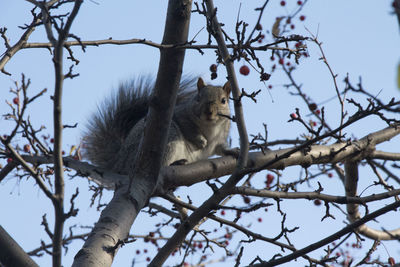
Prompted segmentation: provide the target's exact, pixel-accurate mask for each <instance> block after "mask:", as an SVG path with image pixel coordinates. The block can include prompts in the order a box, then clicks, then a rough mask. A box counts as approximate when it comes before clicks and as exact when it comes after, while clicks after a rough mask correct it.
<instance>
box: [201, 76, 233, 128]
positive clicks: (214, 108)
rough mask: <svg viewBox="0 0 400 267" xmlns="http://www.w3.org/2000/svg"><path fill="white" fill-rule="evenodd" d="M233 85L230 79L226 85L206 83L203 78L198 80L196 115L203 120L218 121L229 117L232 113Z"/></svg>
mask: <svg viewBox="0 0 400 267" xmlns="http://www.w3.org/2000/svg"><path fill="white" fill-rule="evenodd" d="M230 93H231V86H230V83H229V81H228V82H226V83H225V84H224V86H222V87H221V86H211V85H206V84H205V83H204V81H203V79H202V78H199V79H198V81H197V97H196V100H197V107H195V110H196V111H197V112H196V113H197V114H196V115H197V116H198V117H199V118H200V119H201V120H203V121H208V122H218V121H220V120H224V119H227V118H226V117H224V116H229V115H230V110H229V95H230Z"/></svg>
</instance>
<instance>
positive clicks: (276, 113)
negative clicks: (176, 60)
mask: <svg viewBox="0 0 400 267" xmlns="http://www.w3.org/2000/svg"><path fill="white" fill-rule="evenodd" d="M270 2H271V3H270V4H269V5H268V7H267V9H266V11H265V13H264V16H263V19H262V21H261V22H262V25H263V28H264V30H270V29H271V25H272V24H273V22H274V21H275V18H276V17H277V16H285V15H288V14H290V13H291V12H292V11H293V10H294V9H295V8H296V2H297V1H287V2H288V4H287V6H286V7H281V6H280V5H279V2H280V1H276V0H275V1H270ZM262 3H263V1H255V0H254V1H241V2H240V1H236V0H232V1H226V0H225V1H222V0H220V1H215V5H216V7H218V17H219V20H220V22H223V23H224V24H225V25H226V31H227V32H228V33H230V34H232V35H233V34H234V25H235V22H236V20H237V15H238V10H239V7H240V5H241V10H240V15H239V16H240V19H242V20H244V21H246V22H247V23H249V24H250V27H252V26H254V23H255V21H256V19H257V16H258V13H257V12H255V11H254V8H255V7H258V6H260V5H261V4H262ZM166 6H167V1H157V0H151V1H128V0H120V1H103V0H98V1H96V2H95V1H85V2H84V4H83V5H82V8H81V10H80V12H79V14H78V17H77V19H76V20H75V22H74V24H73V27H72V30H71V32H72V33H74V34H75V35H77V36H79V37H80V38H81V39H82V40H98V39H106V38H109V37H112V38H113V39H130V38H145V39H148V40H151V41H154V42H158V43H159V42H161V39H162V34H163V30H164V22H165V14H166ZM31 8H32V5H31V4H29V3H27V2H25V1H11V0H0V10H1V11H2V12H1V15H0V27H7V29H8V30H7V36H8V38H9V39H10V42H11V44H14V43H15V42H16V41H17V40H18V39H19V37H20V35H21V34H22V32H23V31H22V30H20V29H19V28H18V26H20V25H23V24H29V23H30V21H31V15H30V9H31ZM391 11H392V9H391V1H388V0H385V1H371V0H369V1H362V0H353V1H346V0H338V1H327V0H310V1H309V2H308V4H307V6H306V7H305V8H304V9H303V10H302V11H301V13H300V14H299V15H305V16H306V20H305V21H304V22H301V21H300V20H299V19H298V17H297V18H295V19H294V24H295V29H294V30H293V33H295V34H301V35H306V36H309V35H310V33H309V32H311V33H312V34H315V35H318V39H319V41H321V42H323V49H324V51H325V54H326V57H327V59H328V62H329V64H330V65H331V67H332V68H333V70H334V72H335V73H337V74H338V78H337V81H338V83H339V85H340V87H341V88H343V86H344V84H343V83H342V81H343V79H344V77H346V75H347V74H349V76H350V78H351V80H352V81H353V83H354V84H356V83H357V82H358V79H359V77H362V81H363V85H364V88H365V89H367V90H368V91H369V92H371V93H372V94H374V95H378V94H379V96H380V97H381V99H383V100H386V101H388V100H389V99H390V98H391V97H396V98H398V97H399V93H400V91H399V90H398V89H397V88H396V69H397V64H398V63H399V60H400V53H399V47H400V46H399V45H400V42H399V41H400V38H399V25H398V23H397V19H396V17H395V16H393V15H391ZM203 27H204V18H203V17H201V16H199V15H197V14H192V22H191V28H190V35H189V38H190V39H191V38H193V37H194V36H195V35H196V34H197V33H198V32H199V31H200V34H199V35H198V36H197V37H196V40H198V42H197V44H203V43H205V42H206V40H207V33H206V31H205V29H202V28H203ZM306 29H308V31H309V32H308V31H307V30H306ZM46 41H47V39H46V35H45V32H44V30H43V28H41V27H40V28H38V29H37V30H36V31H35V32H34V33H33V34H32V36H31V38H30V39H29V42H46ZM270 41H272V37H271V35H268V34H266V41H265V42H264V43H267V42H270ZM3 43H4V42H3V40H1V46H0V54H1V53H3V52H4V51H5V48H4V44H3ZM308 47H309V54H310V57H309V58H307V59H302V60H301V61H300V65H299V66H298V69H297V70H296V72H295V75H294V76H295V78H296V80H297V82H298V83H301V84H302V85H303V89H304V92H305V93H306V94H307V95H309V96H311V97H312V98H313V99H314V100H315V102H316V103H318V104H320V103H324V104H323V105H324V106H325V111H326V114H327V121H328V122H329V123H330V125H331V126H337V125H338V124H339V121H338V118H339V116H338V115H339V114H340V106H339V104H338V101H337V99H334V98H333V100H330V101H328V102H326V100H329V99H331V98H332V97H334V96H335V90H334V86H333V82H332V77H331V76H330V75H329V72H328V70H327V68H326V67H325V66H324V64H323V63H322V62H321V61H320V60H319V57H320V53H319V51H318V49H317V47H316V46H315V45H314V44H312V43H308ZM73 51H74V55H75V57H76V58H77V59H79V60H80V63H79V65H78V66H76V67H74V71H75V72H77V73H79V74H80V75H79V77H77V78H75V79H73V80H66V81H65V85H64V95H63V123H64V124H69V125H72V124H75V123H78V127H77V128H76V129H66V130H65V131H64V140H63V147H64V149H65V151H67V152H68V151H69V149H70V147H71V146H72V145H74V144H78V143H79V140H80V137H81V133H82V131H83V130H84V125H85V122H86V121H87V120H88V118H89V116H90V114H91V113H93V112H94V111H96V106H97V104H98V103H100V102H101V101H102V99H104V98H105V97H107V96H109V95H110V91H111V90H112V88H115V87H116V86H117V85H118V83H119V82H121V81H125V80H128V79H130V78H131V77H134V76H137V75H140V74H149V73H150V74H154V75H155V73H156V71H157V66H158V60H159V52H158V50H157V49H155V48H151V47H147V46H144V45H125V46H112V45H104V46H101V47H88V48H87V51H86V53H83V52H82V51H81V49H80V48H79V47H74V48H73ZM205 52H206V53H205V55H204V56H202V55H200V54H199V53H198V52H197V51H195V50H189V51H187V52H186V58H185V64H184V73H187V74H193V75H201V76H203V77H204V78H205V80H206V81H208V82H210V78H209V70H208V69H209V66H210V65H211V64H213V63H215V56H214V55H215V54H214V52H213V51H212V50H207V51H205ZM65 55H67V53H65ZM259 57H260V59H261V62H262V63H263V64H264V67H265V68H266V70H267V71H270V69H271V67H272V65H273V64H274V63H276V62H271V60H270V59H269V58H270V53H259ZM70 64H71V62H69V61H68V60H65V71H67V70H68V67H69V66H70ZM243 64H244V63H243V61H242V62H238V63H237V64H236V67H237V71H238V70H239V67H240V66H241V65H243ZM5 69H6V70H7V71H8V72H10V73H12V76H11V77H10V76H6V75H4V74H0V113H1V114H4V113H7V112H9V107H8V106H7V105H5V101H6V100H8V101H11V100H12V98H13V95H12V94H10V93H9V89H10V88H13V87H14V85H13V84H14V82H15V81H19V80H20V77H21V73H24V74H25V76H26V77H27V78H30V79H31V85H30V87H29V91H28V92H29V95H30V96H32V95H35V94H36V93H38V92H39V91H40V90H42V89H43V88H48V92H47V93H46V94H45V95H44V97H42V98H41V99H39V100H38V101H35V102H34V103H33V104H32V105H30V106H29V109H28V113H29V114H30V118H31V121H32V123H33V125H34V126H36V127H37V128H38V127H40V125H44V126H46V130H44V133H45V134H49V135H52V125H51V124H52V102H51V100H50V95H52V94H53V86H54V77H53V76H54V70H53V66H52V62H51V55H50V53H49V51H48V50H46V49H25V50H23V51H19V52H18V53H17V54H16V55H15V56H14V57H13V58H12V59H11V61H10V62H9V63H8V64H7V65H6V66H5ZM225 76H226V74H225V72H224V68H223V66H219V68H218V77H219V78H218V79H217V80H215V81H213V82H212V83H214V84H223V83H224V78H225ZM238 78H239V85H240V87H243V88H245V90H246V91H247V92H252V91H256V90H258V89H261V90H262V92H261V94H260V95H259V97H258V102H257V104H254V103H252V102H250V101H247V100H246V101H244V110H245V116H246V124H247V127H248V132H249V134H257V133H258V132H261V133H262V132H263V126H262V123H266V124H267V125H268V129H269V140H275V139H281V138H292V139H294V138H296V137H298V136H299V135H300V133H304V132H305V131H304V129H303V128H302V127H300V126H299V125H298V124H297V123H287V121H288V119H289V114H290V113H292V112H293V111H294V110H295V108H296V107H297V108H300V110H301V112H302V114H304V116H305V115H307V114H308V109H307V107H306V106H305V104H304V103H302V102H300V101H299V99H297V98H295V97H292V96H290V95H289V94H288V90H287V89H286V88H285V86H284V85H285V84H288V83H289V81H288V79H287V78H286V76H285V75H283V73H282V72H281V71H279V68H278V71H276V72H274V73H273V75H272V77H271V79H270V80H269V81H268V82H267V83H266V85H264V84H262V83H260V82H259V76H258V74H257V73H256V72H255V71H254V70H253V69H251V70H250V75H248V76H242V75H238ZM267 85H272V86H273V88H272V90H270V92H269V93H268V92H267V87H266V86H267ZM271 96H272V97H271ZM357 100H358V101H360V102H361V103H366V100H365V99H364V98H363V97H362V98H358V99H357ZM346 107H347V108H348V110H349V111H350V113H351V112H352V111H354V109H353V108H352V107H351V106H348V105H346ZM12 126H13V124H10V123H9V122H6V121H5V120H4V119H3V118H1V119H0V134H7V132H8V131H9V130H10V129H11V127H12ZM384 127H385V125H384V123H382V122H380V121H379V120H377V119H374V118H369V119H367V120H365V121H363V122H359V123H357V124H355V125H353V126H352V127H349V129H347V130H346V132H347V133H348V136H354V137H357V138H361V137H363V136H364V135H365V134H367V133H370V132H372V131H376V130H379V129H382V128H384ZM231 137H232V141H233V145H234V146H237V145H238V135H237V132H236V128H235V125H234V126H233V127H232V134H231ZM18 141H21V140H15V142H16V143H17V142H18ZM22 144H23V143H22ZM399 148H400V140H399V137H397V138H395V139H394V140H393V141H392V142H391V143H390V144H385V145H382V146H380V149H385V150H388V151H393V152H394V151H397V152H399ZM0 161H1V162H0V163H1V164H3V165H4V161H3V160H0ZM265 174H266V172H263V173H261V174H260V175H259V178H256V179H255V180H254V184H253V185H254V186H256V187H257V186H259V187H261V186H262V184H263V182H264V179H265V178H264V177H265ZM299 175H304V173H303V174H301V173H300V169H298V168H288V169H287V170H285V171H283V178H282V179H283V181H285V182H289V181H295V180H296V179H298V177H299ZM373 179H374V176H373V174H371V172H369V171H364V170H363V171H362V172H361V177H360V185H359V191H362V190H364V189H365V188H366V186H367V185H369V184H371V181H372V180H373ZM320 182H321V183H322V184H323V186H324V188H325V189H326V191H324V192H325V193H329V194H336V195H344V188H343V185H342V184H341V182H340V180H339V179H338V177H336V176H334V177H333V178H332V179H328V178H326V180H324V179H320ZM315 184H316V183H315V182H311V183H310V185H309V186H308V185H304V186H302V187H301V188H300V189H302V190H303V191H312V190H314V189H315V187H313V186H315ZM395 186H396V187H397V188H398V186H399V185H395ZM76 187H78V188H79V190H80V194H79V196H78V198H77V203H78V206H79V208H80V210H79V215H78V217H76V218H72V219H71V220H69V221H68V222H67V226H66V231H65V234H67V232H68V230H67V229H68V227H69V226H71V225H75V224H76V225H79V226H91V225H93V223H94V222H95V221H97V219H98V215H99V214H98V213H97V212H96V211H95V210H94V208H90V207H89V199H90V197H91V192H88V182H87V181H86V180H85V179H84V178H80V177H74V178H69V177H68V176H67V177H66V206H67V207H66V209H68V208H69V203H68V202H69V198H70V196H71V194H72V193H73V192H75V188H76ZM374 190H376V188H374V187H373V188H370V189H368V190H366V192H365V193H364V194H368V195H369V194H372V193H374V192H376V191H374ZM177 194H178V195H180V196H181V197H182V198H183V199H186V195H190V197H191V199H192V200H193V201H194V204H196V205H199V204H200V203H202V201H204V200H205V199H206V198H207V196H209V195H210V190H209V189H208V187H206V186H204V185H196V186H192V187H191V188H180V189H178V190H177ZM110 197H111V193H107V194H106V195H105V198H104V200H103V201H105V202H107V199H109V198H110ZM254 201H256V199H255V200H254ZM268 202H270V203H273V204H274V205H275V202H273V201H271V200H270V201H268ZM161 203H164V202H161ZM388 203H389V202H388ZM230 204H231V205H239V206H244V204H243V202H242V201H241V199H240V198H235V199H234V200H233V201H232V202H231V203H230ZM165 205H167V204H165ZM377 207H378V206H376V205H373V204H371V206H370V210H373V209H374V208H377ZM282 208H283V209H284V210H285V212H287V213H288V218H287V226H288V227H295V226H298V225H299V226H300V227H301V228H300V229H299V230H298V231H296V232H295V233H293V234H292V238H291V241H292V242H293V243H294V245H295V246H296V247H297V248H302V247H304V246H306V245H308V244H310V243H312V242H315V241H317V240H319V239H321V238H323V237H326V236H328V235H330V234H332V233H334V232H335V231H337V230H339V229H341V228H342V227H343V226H344V224H343V223H342V222H343V221H344V220H345V217H344V216H343V214H342V213H341V212H340V210H338V209H331V212H332V214H333V215H334V216H335V217H336V220H333V219H326V220H324V221H323V222H320V219H321V218H322V217H323V216H324V215H325V209H324V208H323V206H320V207H316V206H315V205H313V203H312V202H311V201H307V200H297V201H284V202H283V204H282ZM343 208H345V207H343ZM0 214H1V216H0V224H1V225H2V226H3V227H4V228H5V229H6V230H7V231H8V232H9V233H10V234H11V235H12V236H13V237H14V238H15V239H16V241H17V242H19V243H20V244H21V245H22V247H23V248H24V249H25V250H26V251H30V250H32V249H34V248H36V247H38V246H40V240H41V239H43V240H44V241H45V242H46V243H48V242H49V238H48V237H47V236H46V235H45V233H44V231H43V227H42V226H41V225H40V223H41V220H42V215H43V214H47V219H48V221H49V223H50V226H51V228H52V227H53V221H52V218H53V209H52V206H51V203H50V201H49V200H48V199H46V197H45V196H44V194H43V193H42V192H41V191H40V190H39V188H38V187H37V186H36V185H35V183H34V182H32V179H28V181H27V179H26V178H24V179H22V180H19V179H17V178H15V177H12V176H10V177H8V178H7V179H6V180H5V181H3V182H2V183H1V185H0ZM160 217H162V216H160ZM226 217H227V218H230V219H232V218H233V217H234V214H233V213H232V214H231V213H228V214H227V215H226ZM259 217H261V218H262V219H263V222H262V223H258V222H257V218H259ZM163 219H166V218H162V219H155V218H154V217H153V218H149V217H148V216H146V215H144V214H141V215H139V217H138V219H137V220H136V221H135V223H134V225H133V227H132V233H134V234H147V233H148V232H149V231H151V230H153V229H154V224H156V223H158V222H160V220H161V221H162V220H163ZM280 220H281V217H280V216H279V215H278V213H277V212H276V208H275V206H273V207H270V208H269V210H268V212H266V213H265V212H264V213H263V212H255V213H251V214H249V215H247V216H246V218H244V219H243V221H241V222H242V223H243V225H246V226H247V225H249V224H251V225H252V226H251V228H252V230H254V231H256V232H260V233H262V234H264V235H266V236H268V237H273V236H275V235H276V234H278V233H279V232H280ZM379 221H380V222H381V223H382V224H381V225H383V226H384V227H385V228H387V229H392V228H397V227H399V221H400V217H399V215H398V213H397V214H396V213H393V212H392V213H390V214H388V215H385V216H382V218H379ZM377 225H378V224H375V223H372V224H371V226H377ZM205 227H208V229H211V230H212V229H213V228H214V227H219V226H218V225H216V224H206V225H205ZM169 234H170V232H168V231H165V235H166V236H168V235H169ZM240 239H246V237H245V236H242V235H240V234H239V235H238V236H237V237H236V239H234V240H240ZM350 242H354V239H352V241H350ZM232 243H233V244H236V243H235V242H234V241H232ZM384 244H385V247H386V249H387V250H388V251H389V253H390V256H392V257H394V258H395V259H397V261H400V246H399V242H396V241H389V242H384ZM81 246H82V242H81V241H75V242H74V243H73V244H72V245H71V246H70V247H69V250H68V253H67V254H66V256H65V257H64V259H63V264H64V266H70V265H71V263H72V261H73V257H74V255H75V254H76V252H77V251H78V250H79V249H80V247H81ZM143 248H148V249H149V251H150V252H154V251H155V249H154V247H153V246H150V245H148V244H145V245H143V243H142V242H135V243H133V244H130V245H127V246H125V247H124V248H122V249H121V250H120V251H119V253H118V254H117V256H116V259H115V262H114V265H113V266H129V262H130V260H131V258H132V255H133V254H134V252H135V251H136V249H141V250H142V249H143ZM232 249H233V248H232ZM368 249H369V247H365V248H363V249H361V250H360V249H357V250H350V251H351V252H352V255H353V256H355V257H356V258H357V257H358V259H361V257H363V256H364V253H365V251H367V250H368ZM244 252H245V256H244V258H243V260H242V264H246V263H250V261H251V260H252V259H253V258H254V257H255V256H256V255H260V256H262V257H264V259H269V258H270V257H272V256H273V255H274V253H278V252H279V249H278V248H276V247H273V246H272V245H269V244H266V243H261V242H254V243H252V244H251V245H250V247H249V249H246V250H245V251H244ZM207 253H208V254H210V252H209V251H208V252H207ZM216 253H219V254H220V255H221V256H223V251H222V250H221V249H216ZM322 254H323V252H322V250H319V251H316V252H314V253H312V254H311V256H313V257H316V258H318V257H319V256H320V255H322ZM150 255H154V253H151V254H150ZM374 255H380V257H381V258H382V259H383V260H386V259H387V258H388V254H387V252H386V251H385V249H384V247H383V246H379V248H378V250H377V252H376V254H374ZM189 259H190V257H189ZM179 260H180V257H178V258H176V257H174V258H172V259H170V260H169V261H168V264H170V265H171V264H174V263H177V262H179ZM35 261H36V262H37V263H38V264H39V265H40V266H50V264H51V259H50V257H48V256H46V257H42V258H35ZM300 264H301V265H304V264H306V262H303V261H302V260H301V259H300V260H299V261H298V262H293V263H289V264H286V265H285V266H299V265H300ZM135 266H145V256H144V255H143V253H142V254H141V256H139V257H137V260H136V264H135ZM213 266H232V262H231V261H228V262H225V263H216V264H214V265H213Z"/></svg>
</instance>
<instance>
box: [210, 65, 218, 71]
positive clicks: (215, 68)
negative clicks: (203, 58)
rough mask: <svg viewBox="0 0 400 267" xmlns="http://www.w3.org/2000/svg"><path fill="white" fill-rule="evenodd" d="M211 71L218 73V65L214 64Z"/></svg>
mask: <svg viewBox="0 0 400 267" xmlns="http://www.w3.org/2000/svg"><path fill="white" fill-rule="evenodd" d="M210 71H211V72H217V65H215V64H212V65H211V66H210Z"/></svg>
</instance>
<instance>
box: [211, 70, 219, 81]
mask: <svg viewBox="0 0 400 267" xmlns="http://www.w3.org/2000/svg"><path fill="white" fill-rule="evenodd" d="M217 77H218V75H217V73H216V72H211V80H215V79H217Z"/></svg>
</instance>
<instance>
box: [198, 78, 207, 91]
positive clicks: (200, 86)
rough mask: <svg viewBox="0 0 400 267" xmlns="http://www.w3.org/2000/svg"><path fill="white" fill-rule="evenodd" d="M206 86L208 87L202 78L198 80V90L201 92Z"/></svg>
mask: <svg viewBox="0 0 400 267" xmlns="http://www.w3.org/2000/svg"><path fill="white" fill-rule="evenodd" d="M205 86H206V84H205V83H204V81H203V79H202V78H201V77H199V79H198V80H197V90H200V89H202V88H203V87H205Z"/></svg>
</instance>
